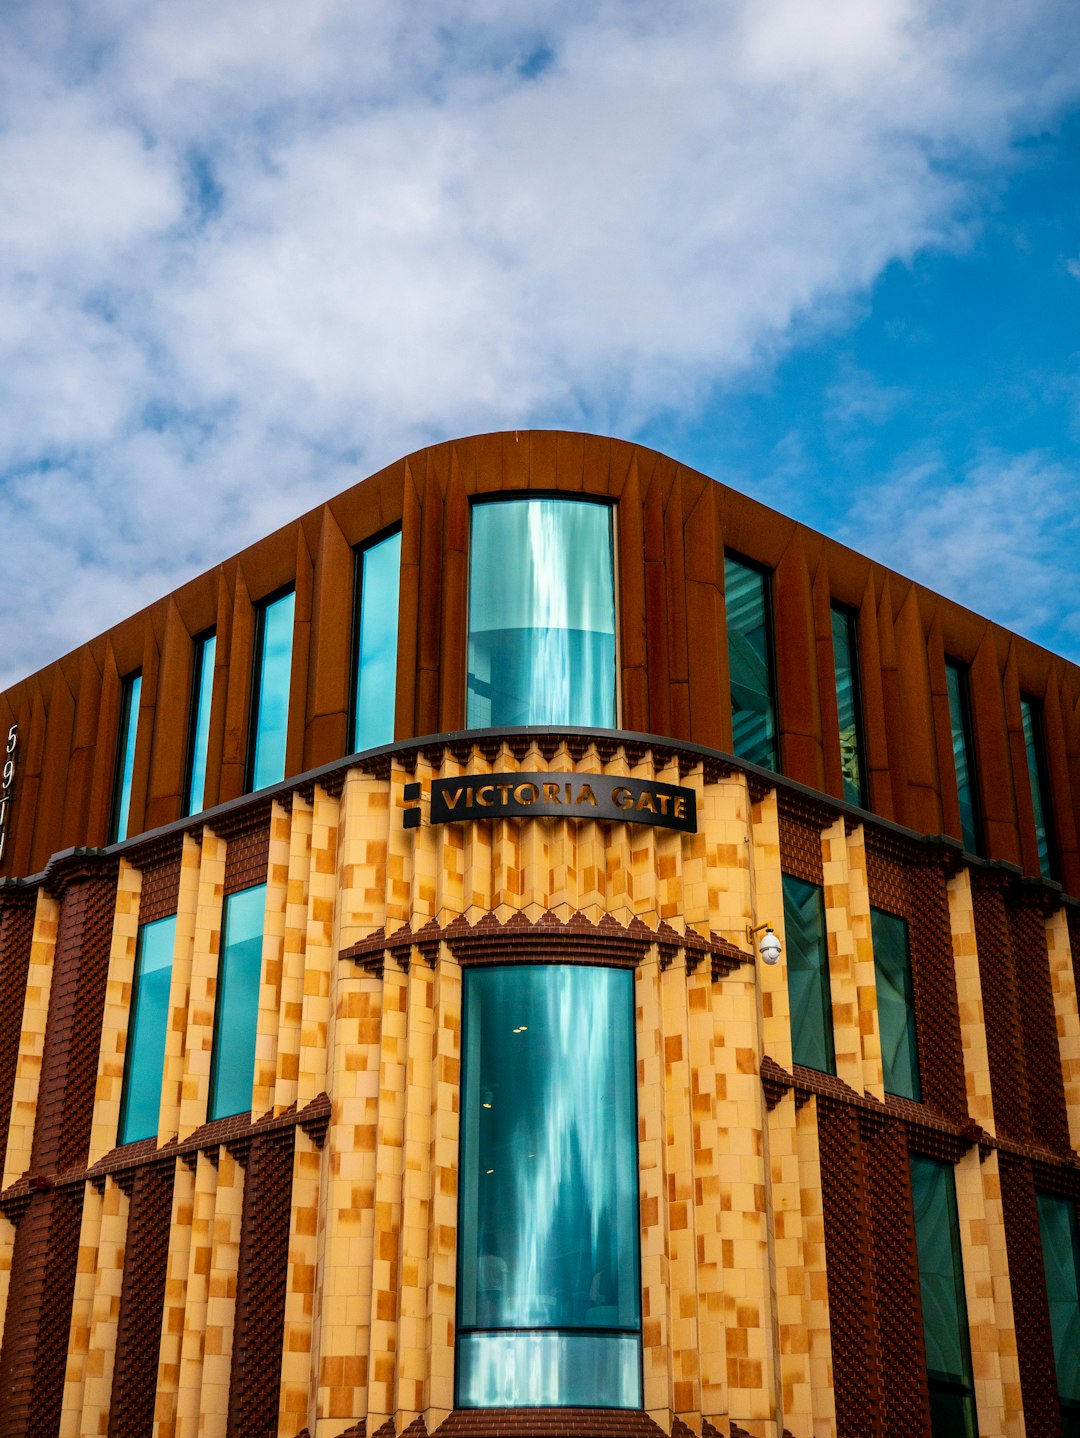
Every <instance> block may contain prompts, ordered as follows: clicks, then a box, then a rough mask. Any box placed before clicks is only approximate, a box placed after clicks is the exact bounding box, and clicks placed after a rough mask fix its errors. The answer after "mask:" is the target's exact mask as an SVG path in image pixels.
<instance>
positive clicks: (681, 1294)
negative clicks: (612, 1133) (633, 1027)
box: [660, 962, 701, 1427]
mask: <svg viewBox="0 0 1080 1438" xmlns="http://www.w3.org/2000/svg"><path fill="white" fill-rule="evenodd" d="M686 987H687V980H686V968H685V963H677V962H676V963H672V964H671V965H670V966H669V967H668V968H667V969H666V970H665V971H664V972H663V973H662V974H661V978H660V991H661V995H660V996H661V1012H662V1018H663V1027H662V1030H661V1037H662V1043H663V1050H662V1053H663V1065H664V1068H663V1082H664V1095H663V1098H664V1111H665V1119H666V1122H665V1153H664V1170H665V1173H666V1182H665V1185H664V1189H665V1197H666V1203H665V1205H664V1222H665V1226H666V1228H667V1234H668V1295H667V1310H668V1315H669V1331H670V1339H671V1342H670V1348H669V1351H668V1352H669V1361H670V1366H669V1370H668V1398H667V1403H666V1404H665V1408H667V1409H670V1410H671V1411H672V1412H673V1413H675V1414H677V1415H678V1416H679V1417H681V1418H682V1419H683V1421H684V1422H691V1423H692V1424H694V1425H696V1426H698V1427H700V1421H701V1383H700V1373H699V1359H698V1350H699V1342H698V1323H697V1271H696V1270H697V1236H696V1231H695V1224H694V1220H695V1217H696V1214H695V1206H694V1162H693V1159H694V1140H693V1128H692V1124H691V1104H690V1035H689V1023H688V1017H687V997H686ZM684 1315H685V1317H684Z"/></svg>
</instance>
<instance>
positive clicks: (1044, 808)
mask: <svg viewBox="0 0 1080 1438" xmlns="http://www.w3.org/2000/svg"><path fill="white" fill-rule="evenodd" d="M1020 715H1021V718H1022V719H1023V722H1024V748H1025V749H1026V750H1027V766H1028V778H1029V779H1030V781H1031V807H1032V809H1034V811H1035V837H1036V839H1037V840H1038V844H1039V872H1040V873H1041V874H1042V876H1043V878H1044V879H1052V878H1053V877H1054V869H1055V864H1054V850H1053V845H1052V843H1051V840H1050V818H1051V806H1050V782H1049V775H1048V773H1047V770H1046V747H1045V744H1044V743H1043V725H1042V705H1041V704H1040V703H1039V701H1038V700H1037V699H1030V698H1028V696H1027V695H1026V694H1021V696H1020Z"/></svg>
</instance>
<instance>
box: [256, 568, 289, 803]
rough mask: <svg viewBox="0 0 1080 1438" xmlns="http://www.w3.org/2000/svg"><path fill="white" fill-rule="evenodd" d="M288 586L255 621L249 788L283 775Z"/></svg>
mask: <svg viewBox="0 0 1080 1438" xmlns="http://www.w3.org/2000/svg"><path fill="white" fill-rule="evenodd" d="M295 605H296V595H295V593H294V592H293V591H292V590H290V591H289V593H288V594H282V595H281V596H280V597H279V598H277V599H273V600H269V601H268V602H267V603H265V604H262V605H260V606H259V608H258V610H257V611H256V623H255V677H254V682H253V684H252V696H251V742H250V746H249V753H250V754H251V761H250V769H251V772H250V774H249V775H248V788H249V789H251V790H255V789H265V788H266V786H267V785H268V784H278V783H280V782H281V780H282V779H284V777H285V742H286V739H287V737H288V728H289V681H290V678H291V674H292V641H293V613H294V610H295Z"/></svg>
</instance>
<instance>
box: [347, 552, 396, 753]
mask: <svg viewBox="0 0 1080 1438" xmlns="http://www.w3.org/2000/svg"><path fill="white" fill-rule="evenodd" d="M400 579H401V532H400V530H399V531H398V533H397V534H391V535H390V536H389V537H388V538H386V539H383V540H380V541H379V543H378V544H369V545H368V546H367V548H366V549H362V550H361V551H360V552H359V553H358V554H357V556H356V580H357V583H356V613H355V616H354V620H353V631H354V633H355V635H356V640H355V643H356V656H355V661H354V668H355V673H356V689H355V692H354V694H353V733H352V747H353V752H354V753H359V751H360V750H361V749H374V748H375V747H376V745H378V744H389V743H391V742H392V740H393V738H394V698H395V693H396V690H397V639H398V590H399V587H400Z"/></svg>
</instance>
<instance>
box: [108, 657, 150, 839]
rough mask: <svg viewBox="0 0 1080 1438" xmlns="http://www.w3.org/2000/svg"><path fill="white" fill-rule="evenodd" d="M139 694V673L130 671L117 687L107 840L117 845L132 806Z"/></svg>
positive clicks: (140, 689)
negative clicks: (117, 722)
mask: <svg viewBox="0 0 1080 1438" xmlns="http://www.w3.org/2000/svg"><path fill="white" fill-rule="evenodd" d="M141 697H142V675H141V674H129V675H128V676H127V678H126V679H125V680H124V681H123V683H122V685H121V689H120V729H119V741H118V743H117V749H116V780H115V785H114V788H113V808H112V823H111V824H110V826H109V827H110V835H109V841H110V843H113V844H117V843H119V842H120V840H121V839H126V838H127V836H128V812H129V810H130V808H131V780H132V776H133V774H134V773H135V740H136V738H137V736H138V732H139V700H140V699H141Z"/></svg>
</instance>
